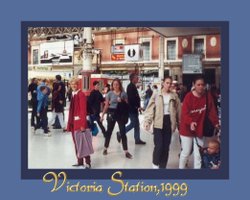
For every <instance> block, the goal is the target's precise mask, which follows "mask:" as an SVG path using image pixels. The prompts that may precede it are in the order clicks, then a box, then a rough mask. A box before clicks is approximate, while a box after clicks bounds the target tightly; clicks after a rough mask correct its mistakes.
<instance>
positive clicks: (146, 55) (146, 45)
mask: <svg viewBox="0 0 250 200" xmlns="http://www.w3.org/2000/svg"><path fill="white" fill-rule="evenodd" d="M141 48H142V51H143V60H150V42H142V44H141Z"/></svg>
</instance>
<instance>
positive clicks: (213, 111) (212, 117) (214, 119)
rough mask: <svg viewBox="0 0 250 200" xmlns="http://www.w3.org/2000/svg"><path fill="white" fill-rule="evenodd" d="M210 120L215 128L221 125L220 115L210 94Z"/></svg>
mask: <svg viewBox="0 0 250 200" xmlns="http://www.w3.org/2000/svg"><path fill="white" fill-rule="evenodd" d="M208 102H209V104H208V118H209V119H210V121H211V122H212V124H213V125H214V126H216V125H217V124H219V119H218V115H217V112H216V108H215V105H214V101H213V97H212V95H211V94H210V93H208Z"/></svg>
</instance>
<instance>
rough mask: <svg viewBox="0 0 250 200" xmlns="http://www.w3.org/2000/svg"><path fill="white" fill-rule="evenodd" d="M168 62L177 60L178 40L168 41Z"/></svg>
mask: <svg viewBox="0 0 250 200" xmlns="http://www.w3.org/2000/svg"><path fill="white" fill-rule="evenodd" d="M167 60H176V40H168V41H167Z"/></svg>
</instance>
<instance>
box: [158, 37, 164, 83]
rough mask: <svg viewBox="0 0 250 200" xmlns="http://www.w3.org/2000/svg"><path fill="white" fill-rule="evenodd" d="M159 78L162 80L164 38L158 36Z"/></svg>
mask: <svg viewBox="0 0 250 200" xmlns="http://www.w3.org/2000/svg"><path fill="white" fill-rule="evenodd" d="M159 78H160V79H161V80H163V79H164V37H163V36H160V41H159Z"/></svg>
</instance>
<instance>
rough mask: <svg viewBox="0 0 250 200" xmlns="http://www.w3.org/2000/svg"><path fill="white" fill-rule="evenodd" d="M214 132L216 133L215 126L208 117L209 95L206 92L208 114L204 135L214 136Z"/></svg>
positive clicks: (204, 125) (206, 115)
mask: <svg viewBox="0 0 250 200" xmlns="http://www.w3.org/2000/svg"><path fill="white" fill-rule="evenodd" d="M214 134H215V128H214V126H213V124H212V122H211V121H210V119H209V117H208V97H207V92H206V114H205V120H204V124H203V136H205V137H213V136H214Z"/></svg>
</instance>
